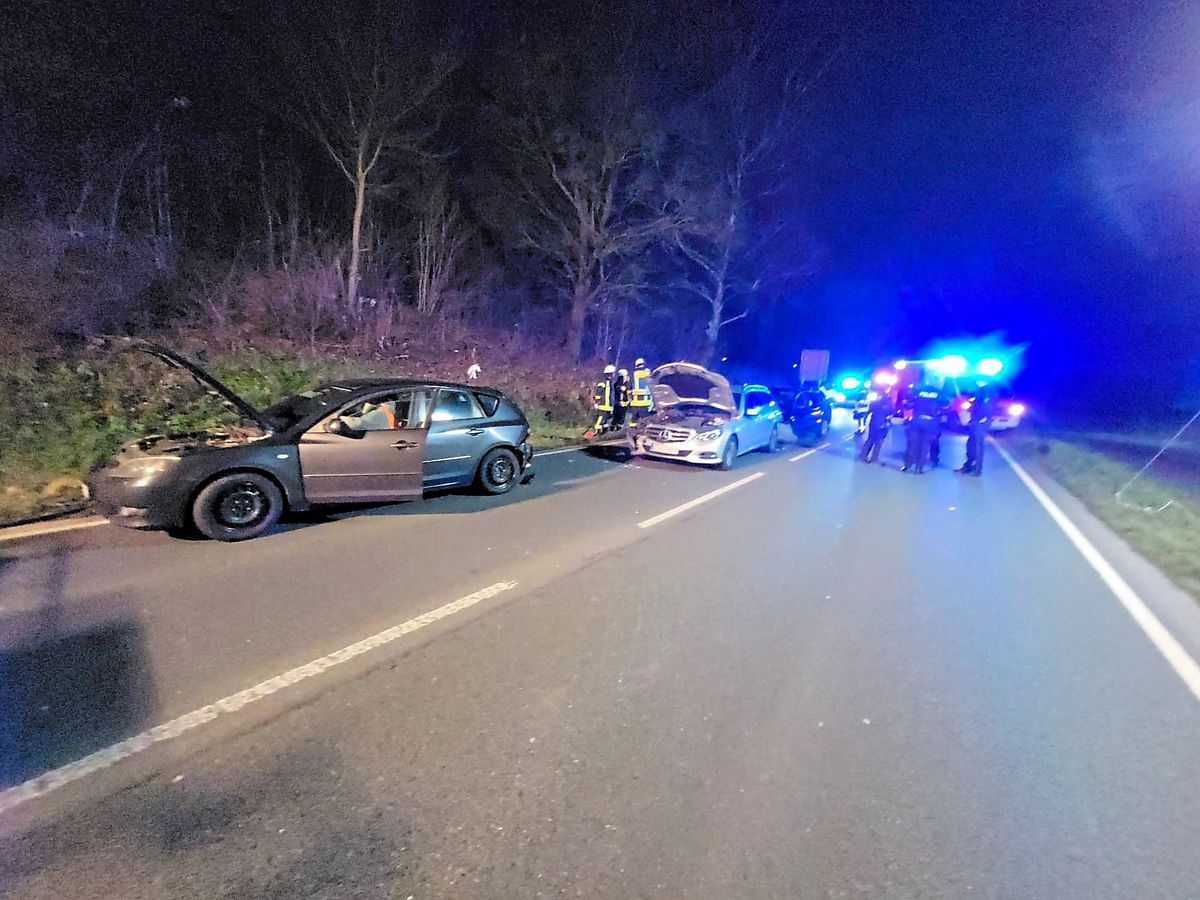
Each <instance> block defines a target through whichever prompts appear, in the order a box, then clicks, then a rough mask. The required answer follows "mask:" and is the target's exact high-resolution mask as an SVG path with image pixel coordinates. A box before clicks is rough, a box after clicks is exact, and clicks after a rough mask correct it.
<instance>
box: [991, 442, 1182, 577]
mask: <svg viewBox="0 0 1200 900" xmlns="http://www.w3.org/2000/svg"><path fill="white" fill-rule="evenodd" d="M1015 442H1016V444H1017V447H1018V449H1020V450H1022V451H1024V452H1025V453H1028V454H1029V455H1031V456H1032V457H1033V458H1034V459H1036V460H1037V461H1038V463H1039V464H1040V465H1041V466H1042V468H1044V469H1045V470H1046V471H1047V472H1048V473H1049V474H1050V475H1051V476H1053V477H1054V478H1055V479H1056V480H1057V481H1058V482H1059V483H1060V484H1062V485H1063V486H1064V487H1065V488H1066V489H1067V490H1069V491H1070V492H1071V493H1073V494H1074V495H1075V496H1077V497H1078V498H1079V499H1080V500H1082V501H1083V502H1084V503H1085V504H1086V505H1087V506H1088V508H1089V509H1090V510H1091V511H1092V512H1093V513H1095V514H1096V516H1097V517H1098V518H1099V519H1100V520H1101V521H1103V522H1104V523H1105V524H1106V525H1108V526H1109V527H1110V528H1112V529H1113V530H1114V531H1115V532H1116V533H1117V534H1119V535H1120V536H1121V537H1122V538H1124V539H1125V540H1126V541H1127V542H1128V543H1129V545H1130V546H1132V547H1133V548H1134V549H1135V550H1137V551H1138V552H1139V553H1141V554H1142V555H1143V556H1145V557H1146V558H1148V559H1150V560H1151V561H1152V562H1154V563H1155V564H1156V565H1157V566H1158V567H1159V568H1161V569H1162V570H1163V571H1164V572H1166V573H1167V575H1169V576H1170V577H1171V578H1172V579H1173V580H1174V581H1175V583H1176V584H1178V585H1179V586H1180V587H1181V588H1183V589H1184V590H1185V591H1187V592H1188V593H1190V594H1191V595H1192V596H1193V597H1196V598H1197V599H1200V487H1197V488H1191V487H1190V486H1188V485H1184V484H1180V483H1179V482H1177V481H1175V480H1171V481H1168V480H1166V479H1164V478H1161V477H1158V476H1156V475H1155V473H1154V469H1153V468H1151V469H1150V470H1149V472H1147V473H1146V474H1144V475H1142V476H1141V477H1140V478H1138V479H1137V481H1136V482H1134V484H1133V485H1132V486H1131V487H1129V488H1128V489H1127V490H1125V491H1124V493H1123V494H1122V495H1121V497H1119V498H1118V497H1117V496H1116V494H1117V491H1118V490H1120V489H1121V487H1122V486H1123V485H1125V484H1126V483H1127V482H1128V481H1129V479H1130V478H1132V477H1133V475H1134V473H1135V472H1136V471H1137V470H1138V468H1139V466H1136V465H1132V464H1130V463H1129V462H1126V461H1122V460H1118V459H1116V458H1114V457H1113V456H1111V455H1109V454H1107V453H1105V452H1102V451H1100V450H1097V449H1095V448H1094V447H1093V446H1090V445H1089V443H1088V439H1087V436H1086V435H1082V434H1081V435H1072V434H1071V433H1062V434H1056V435H1055V436H1053V437H1048V436H1039V435H1037V434H1027V435H1023V436H1020V437H1018V438H1016V441H1015ZM1151 453H1153V448H1151V449H1148V451H1147V453H1146V458H1147V459H1148V458H1149V456H1150V454H1151ZM1197 479H1198V483H1200V474H1198V476H1197Z"/></svg>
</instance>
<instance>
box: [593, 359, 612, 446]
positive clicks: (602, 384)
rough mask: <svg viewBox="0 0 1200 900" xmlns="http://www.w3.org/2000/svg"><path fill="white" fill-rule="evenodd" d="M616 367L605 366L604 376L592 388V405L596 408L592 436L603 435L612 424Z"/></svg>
mask: <svg viewBox="0 0 1200 900" xmlns="http://www.w3.org/2000/svg"><path fill="white" fill-rule="evenodd" d="M616 371H617V367H616V366H605V367H604V374H603V375H601V376H600V379H599V380H598V381H597V382H596V386H595V387H594V388H592V404H593V405H594V406H595V407H596V424H595V425H593V426H592V432H593V433H594V434H604V432H606V431H608V430H609V429H610V428H611V427H612V424H613V376H614V375H615V374H616Z"/></svg>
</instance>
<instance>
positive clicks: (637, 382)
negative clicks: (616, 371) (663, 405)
mask: <svg viewBox="0 0 1200 900" xmlns="http://www.w3.org/2000/svg"><path fill="white" fill-rule="evenodd" d="M629 405H630V406H646V407H649V406H650V370H649V369H634V370H633V396H632V399H631V400H630V401H629Z"/></svg>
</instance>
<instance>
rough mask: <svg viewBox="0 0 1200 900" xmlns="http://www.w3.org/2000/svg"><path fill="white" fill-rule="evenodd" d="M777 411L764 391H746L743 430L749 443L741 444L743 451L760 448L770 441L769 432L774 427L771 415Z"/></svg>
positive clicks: (774, 404) (772, 401)
mask: <svg viewBox="0 0 1200 900" xmlns="http://www.w3.org/2000/svg"><path fill="white" fill-rule="evenodd" d="M777 410H778V407H777V406H776V403H775V401H774V400H773V399H771V395H770V394H768V393H767V392H766V391H763V390H748V391H746V411H745V416H746V425H745V430H746V433H747V437H748V438H749V441H748V442H745V443H743V444H742V447H743V448H744V449H746V450H751V449H754V448H756V447H761V446H763V445H764V444H766V443H767V441H769V440H770V439H771V430H772V429H773V428H774V427H775V419H774V418H773V417H772V413H773V412H776V411H777Z"/></svg>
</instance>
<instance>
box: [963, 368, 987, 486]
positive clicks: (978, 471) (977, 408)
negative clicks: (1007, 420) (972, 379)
mask: <svg viewBox="0 0 1200 900" xmlns="http://www.w3.org/2000/svg"><path fill="white" fill-rule="evenodd" d="M991 427H992V398H991V395H990V394H989V393H988V391H987V389H986V388H981V389H980V391H979V392H978V393H977V394H976V395H975V397H974V398H973V399H972V401H971V421H970V422H969V423H967V460H966V462H965V463H963V467H962V468H961V469H959V470H958V471H959V472H961V473H962V474H964V475H982V474H983V449H984V447H985V446H986V445H987V436H988V431H990V430H991Z"/></svg>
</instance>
